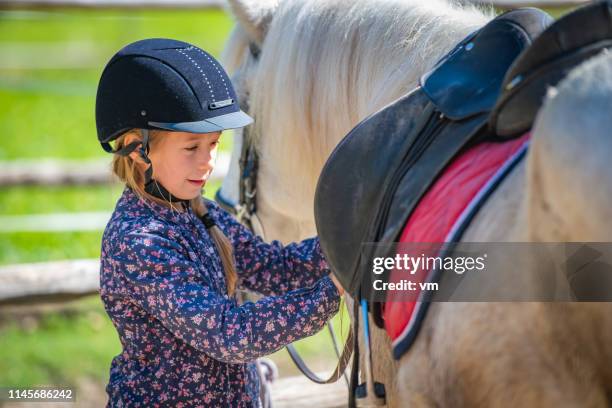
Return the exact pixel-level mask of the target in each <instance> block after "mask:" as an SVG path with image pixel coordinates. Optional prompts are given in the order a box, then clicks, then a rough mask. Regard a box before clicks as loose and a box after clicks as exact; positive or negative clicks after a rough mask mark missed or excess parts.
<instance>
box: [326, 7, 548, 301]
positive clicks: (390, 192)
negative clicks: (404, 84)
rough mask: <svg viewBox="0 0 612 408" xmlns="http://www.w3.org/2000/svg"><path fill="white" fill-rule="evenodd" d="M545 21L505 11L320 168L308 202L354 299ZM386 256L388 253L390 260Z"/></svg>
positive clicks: (536, 13)
mask: <svg viewBox="0 0 612 408" xmlns="http://www.w3.org/2000/svg"><path fill="white" fill-rule="evenodd" d="M551 21H552V18H551V17H550V16H549V15H548V14H546V13H544V12H543V11H540V10H537V9H533V8H527V9H519V10H514V11H510V12H507V13H505V14H503V15H501V16H498V17H497V18H495V19H494V20H492V21H491V22H489V23H488V24H487V25H485V26H484V27H482V28H481V29H479V30H477V31H476V32H474V33H472V34H471V35H469V36H468V37H467V38H466V39H464V40H463V41H461V43H459V44H458V45H457V46H456V47H455V48H454V49H453V50H452V51H451V52H449V53H448V54H447V55H446V56H445V57H443V58H442V59H441V60H440V61H439V62H438V63H437V64H436V65H435V67H434V68H433V69H432V70H431V71H430V72H429V73H428V74H426V75H424V76H423V77H422V78H421V86H420V87H418V88H416V89H415V90H414V91H412V92H411V93H409V94H408V95H406V96H404V97H402V98H400V99H398V100H397V101H395V102H393V103H392V104H390V105H389V106H387V107H385V108H383V109H382V110H380V111H379V112H377V113H375V114H373V115H371V116H370V117H368V118H366V119H365V120H363V121H362V122H361V123H360V124H359V125H357V126H356V127H355V128H354V129H353V130H352V131H351V132H350V133H349V134H348V135H347V136H346V137H345V138H344V139H343V140H342V141H341V142H340V143H339V145H338V146H337V147H336V149H335V150H334V151H333V153H332V154H331V156H330V158H329V159H328V161H327V163H326V165H325V166H324V168H323V171H322V173H321V176H320V178H319V182H318V185H317V190H316V196H315V220H316V225H317V230H318V233H319V238H320V241H321V246H322V249H323V251H324V253H325V255H326V258H327V260H328V262H329V264H330V266H331V268H332V270H333V271H334V273H335V274H336V276H337V277H338V279H339V280H340V282H341V283H342V286H343V287H344V288H345V289H346V290H347V291H348V292H349V293H350V294H351V295H352V296H353V297H356V298H358V299H359V298H363V297H365V298H368V297H369V295H368V293H362V292H361V290H360V289H365V290H367V289H366V288H365V286H367V285H364V287H363V288H362V287H361V286H362V285H361V281H362V278H364V276H365V274H368V273H370V272H369V270H368V265H370V264H371V263H370V262H369V260H371V259H372V258H373V257H374V256H389V255H390V253H379V251H383V249H381V248H380V246H378V247H376V246H362V243H371V242H376V243H383V244H384V243H393V242H394V241H396V240H397V238H398V236H399V234H400V232H401V230H402V228H403V226H404V224H405V222H406V220H407V219H408V217H409V215H410V213H411V212H412V210H413V209H414V207H415V206H416V204H417V203H418V201H419V199H420V198H421V197H422V195H423V194H424V193H425V192H426V190H427V188H428V187H429V185H430V184H431V183H432V181H433V180H434V179H435V178H436V177H437V175H438V174H440V172H441V171H442V169H443V168H444V167H445V166H446V165H447V164H448V163H449V162H450V160H451V159H452V158H453V157H455V156H456V154H457V153H458V152H459V151H460V150H461V149H462V148H464V147H465V146H466V145H468V144H469V143H470V142H472V141H473V140H475V139H477V138H478V137H479V135H480V134H481V130H482V129H483V128H486V124H487V120H488V117H489V113H490V111H491V109H492V108H493V106H494V104H495V102H496V101H497V99H498V97H499V91H500V89H501V84H502V81H503V79H504V76H505V74H506V71H507V70H508V68H509V67H510V65H511V64H512V63H513V62H514V61H515V59H516V58H517V57H518V56H519V54H520V53H521V52H523V51H524V50H525V49H526V48H528V47H529V46H530V45H531V43H532V41H533V39H534V38H535V37H536V36H538V35H539V34H540V33H541V32H542V31H543V30H544V29H545V28H546V27H547V26H548V25H549V24H550V23H551ZM389 252H391V251H389Z"/></svg>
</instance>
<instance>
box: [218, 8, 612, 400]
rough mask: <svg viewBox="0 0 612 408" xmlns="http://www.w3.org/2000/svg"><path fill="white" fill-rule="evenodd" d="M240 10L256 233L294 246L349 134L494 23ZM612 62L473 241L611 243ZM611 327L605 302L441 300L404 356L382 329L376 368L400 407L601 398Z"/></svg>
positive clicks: (476, 17) (557, 107)
mask: <svg viewBox="0 0 612 408" xmlns="http://www.w3.org/2000/svg"><path fill="white" fill-rule="evenodd" d="M230 3H231V6H232V10H233V12H234V15H235V16H236V17H237V19H238V24H237V26H236V28H235V29H234V31H233V33H232V35H231V38H230V41H229V43H228V46H227V49H226V53H225V62H226V64H227V66H228V68H229V69H230V70H232V71H234V77H233V79H234V80H235V82H236V86H237V88H238V92H239V97H240V98H242V99H241V100H247V101H248V104H249V107H250V112H251V114H252V115H254V117H255V123H256V125H255V128H254V129H253V130H252V131H251V134H250V137H252V138H253V141H254V143H255V144H256V146H257V148H258V152H259V154H260V170H259V175H258V180H257V184H258V195H257V215H258V217H259V220H260V221H261V230H260V232H262V233H265V237H266V238H267V239H280V240H282V241H284V242H289V241H295V240H299V239H302V238H305V237H308V236H312V235H315V234H316V230H315V226H314V217H313V198H314V191H315V187H316V182H317V178H318V176H319V174H320V171H321V168H322V166H323V164H324V162H325V160H326V159H327V157H328V156H329V154H330V152H331V150H332V149H333V148H334V147H335V145H336V144H337V143H338V141H339V140H340V139H341V138H342V137H343V136H344V135H345V134H346V133H347V132H348V131H349V130H350V129H351V128H353V127H354V126H355V125H356V124H357V123H358V122H359V121H360V120H361V119H363V118H364V117H366V116H367V115H368V114H370V113H372V112H374V111H376V110H378V109H380V108H381V107H383V106H385V105H386V104H388V103H389V102H391V101H393V100H395V99H397V98H398V97H399V96H401V95H403V94H405V93H406V92H407V91H409V90H410V89H412V88H414V87H415V86H416V85H417V80H418V78H419V77H420V76H421V75H422V74H423V73H424V72H426V71H427V70H428V69H429V68H431V67H432V66H433V64H434V63H435V62H436V61H437V60H438V59H439V58H440V57H441V56H442V55H443V54H445V53H446V52H448V51H449V50H450V49H451V48H452V47H453V46H454V45H455V44H456V43H457V42H459V41H460V40H461V39H463V38H464V37H465V36H466V35H467V34H468V33H470V32H472V31H473V30H474V29H476V28H479V27H481V26H482V25H484V24H485V23H486V22H487V21H488V20H489V19H491V18H492V17H493V14H492V12H491V11H486V12H485V11H481V10H479V9H477V8H475V7H471V6H461V7H459V6H454V5H450V4H448V3H446V2H444V1H442V0H434V1H428V2H426V3H425V2H419V1H417V0H404V1H400V0H355V1H342V0H292V1H285V2H281V3H280V4H279V3H278V2H276V1H272V2H262V1H255V0H253V1H249V0H233V1H232V0H230ZM580 70H581V71H580V72H582V71H587V70H591V71H593V72H597V73H598V75H600V76H604V75H603V73H601V72H600V71H602V70H601V69H599V71H598V70H597V69H595V68H592V67H591V66H585V67H583V68H581V69H580ZM591 71H588V75H591ZM604 71H605V70H604ZM611 71H612V70H610V69H608V71H607V72H606V74H607V76H606V77H605V78H603V79H602V80H604V81H607V82H606V84H607V85H608V87H600V89H601V91H600V92H599V93H597V95H595V94H591V93H590V90H591V88H592V87H594V86H595V85H594V82H593V81H591V82H589V81H590V80H589V79H583V77H587V76H588V75H586V74H585V75H583V76H581V75H579V74H576V75H573V76H572V77H571V78H568V79H567V80H566V81H565V84H564V85H562V86H560V88H559V92H558V94H557V95H556V96H551V97H550V99H551V100H550V101H549V102H548V104H547V107H546V109H544V111H543V112H542V113H541V115H540V120H539V122H538V124H537V126H536V128H535V131H534V135H533V137H532V143H531V147H530V152H529V155H528V159H527V160H526V161H523V162H522V164H519V165H518V166H517V168H516V169H515V170H513V172H512V173H511V174H510V175H509V176H508V177H507V178H506V179H505V180H504V182H503V183H502V185H501V186H500V187H499V188H498V189H497V191H496V192H495V194H494V195H493V196H492V197H491V198H490V199H489V200H488V202H487V203H486V204H485V206H484V208H483V209H482V210H481V211H480V212H479V214H478V215H477V217H476V218H475V219H474V221H473V222H472V224H471V226H470V227H469V229H468V231H467V232H466V234H465V236H464V240H465V241H473V242H478V241H480V242H489V241H491V242H495V241H497V242H504V241H538V240H539V241H611V236H612V217H610V215H612V214H610V212H611V211H612V210H611V208H612V207H610V206H609V199H610V197H612V175H611V174H610V171H609V170H608V167H607V166H606V160H607V157H610V154H611V153H612V140H610V138H607V137H606V134H605V132H604V130H606V131H607V130H608V129H610V128H611V126H610V125H612V123H610V121H611V119H610V115H609V114H608V113H607V112H604V111H603V110H602V107H603V106H609V105H610V104H609V101H610V98H612V89H610V88H611V87H612V72H611ZM593 75H594V74H593ZM581 81H582V82H581ZM564 87H565V88H569V90H565V88H564ZM580 87H582V88H581V89H582V91H583V92H573V91H574V90H575V88H576V89H578V88H580ZM606 92H607V93H606ZM577 98H578V99H577ZM580 98H582V100H581V99H580ZM589 98H594V99H589ZM603 100H607V103H605V102H602V101H603ZM591 104H592V106H593V112H594V113H593V114H590V115H585V114H584V112H589V111H587V110H585V109H584V107H585V106H591ZM578 106H579V107H580V109H577V107H578ZM578 112H580V114H578ZM236 141H237V143H236V147H235V150H234V159H233V165H232V167H231V169H230V173H229V174H228V177H226V179H225V181H224V184H223V188H222V191H223V194H224V196H226V197H228V198H230V199H234V200H236V199H237V195H238V194H237V176H238V172H237V158H236V155H237V154H236V153H238V154H239V152H240V144H241V134H240V133H237V134H236ZM384 142H385V135H384V134H381V135H380V143H384ZM587 158H588V159H587ZM568 163H571V165H568ZM355 165H356V166H358V165H359V163H355ZM568 187H571V189H570V188H568ZM579 193H580V194H579ZM529 272H533V271H528V270H526V271H525V273H529ZM611 327H612V307H610V306H609V305H608V304H545V303H544V304H542V303H517V304H508V303H437V304H433V305H432V306H431V307H430V311H429V312H428V316H427V318H426V320H425V322H424V324H423V327H422V328H421V332H420V334H419V336H418V337H417V339H416V341H415V342H414V344H413V345H412V347H411V349H410V350H409V351H408V352H407V353H406V354H405V355H404V356H403V357H402V358H401V360H399V361H394V360H393V359H392V358H391V353H390V350H391V347H390V342H389V340H388V338H387V335H386V333H385V332H384V331H382V330H378V329H376V328H372V343H373V349H374V350H376V353H375V362H374V376H375V378H376V379H377V381H380V382H384V383H385V384H386V387H387V403H388V406H412V405H416V406H435V405H440V406H506V405H516V406H539V405H545V406H552V405H554V406H577V405H586V406H604V405H607V404H609V403H611V399H612V397H611V396H612V364H611V363H610V362H612V351H611V350H612V347H610V346H609V345H611V344H612V331H611V330H610V328H611ZM362 349H363V347H362Z"/></svg>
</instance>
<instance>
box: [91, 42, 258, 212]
mask: <svg viewBox="0 0 612 408" xmlns="http://www.w3.org/2000/svg"><path fill="white" fill-rule="evenodd" d="M252 122H253V119H252V118H251V117H250V116H249V115H247V114H246V113H244V112H243V111H241V110H240V106H239V103H238V100H237V97H236V92H235V91H234V88H233V87H232V83H231V81H230V78H229V77H228V75H227V73H226V72H225V70H224V69H223V67H222V66H221V65H220V64H219V63H218V62H217V61H216V60H215V59H214V58H213V57H212V56H211V55H210V54H208V53H207V52H206V51H204V50H201V49H200V48H198V47H196V46H194V45H191V44H188V43H185V42H182V41H177V40H171V39H164V38H151V39H146V40H141V41H137V42H134V43H132V44H129V45H127V46H125V47H124V48H122V49H121V50H119V52H117V53H116V54H115V55H114V56H113V57H112V58H111V60H110V61H109V62H108V63H107V64H106V67H105V68H104V71H103V72H102V76H101V77H100V82H99V83H98V92H97V95H96V127H97V132H98V141H99V142H100V144H101V145H102V147H103V148H104V150H105V151H107V152H109V153H117V154H120V155H124V156H125V155H128V154H130V153H131V152H132V151H134V150H135V149H136V148H137V147H138V146H139V145H140V146H141V148H140V154H141V156H142V157H143V159H144V160H145V162H146V163H148V164H149V168H148V169H147V171H146V173H145V190H146V191H147V192H149V193H151V194H153V195H156V196H158V197H159V196H161V198H164V199H167V200H168V201H170V199H172V196H171V195H170V194H169V193H168V192H167V191H166V190H165V189H164V188H163V186H160V184H159V183H157V182H155V183H153V182H154V180H152V178H151V175H152V167H151V166H150V164H151V162H150V160H149V159H148V155H147V153H148V139H149V136H148V130H149V129H165V130H171V131H183V132H191V133H210V132H218V131H223V130H226V129H235V128H240V127H243V126H246V125H248V124H250V123H252ZM134 128H137V129H141V130H142V133H143V140H142V142H133V143H131V144H130V145H128V146H124V147H123V148H121V149H119V150H113V148H112V147H111V145H110V143H109V142H111V141H113V140H115V139H117V138H118V137H119V136H120V135H121V134H122V133H124V132H126V131H128V130H130V129H134ZM173 201H181V200H179V199H175V200H173ZM183 201H185V200H183Z"/></svg>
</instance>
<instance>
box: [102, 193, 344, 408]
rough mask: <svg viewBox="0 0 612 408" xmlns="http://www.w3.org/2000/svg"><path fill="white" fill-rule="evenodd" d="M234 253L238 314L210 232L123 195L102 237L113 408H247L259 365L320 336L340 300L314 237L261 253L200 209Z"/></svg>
mask: <svg viewBox="0 0 612 408" xmlns="http://www.w3.org/2000/svg"><path fill="white" fill-rule="evenodd" d="M207 207H208V211H209V213H210V215H211V217H212V218H213V219H214V220H215V221H216V223H217V225H218V226H219V227H220V228H221V230H223V232H224V233H225V234H226V236H227V237H228V238H229V239H230V241H231V242H232V244H233V246H234V254H235V259H236V267H237V270H238V275H239V287H243V288H247V289H250V290H253V291H257V292H260V293H262V294H264V295H266V296H267V297H264V298H262V299H260V300H259V301H257V302H246V303H244V304H242V305H238V303H237V302H236V300H235V298H233V297H229V296H228V295H227V294H226V286H225V274H224V272H223V268H222V265H221V259H220V258H219V255H218V252H217V250H216V248H215V246H214V243H213V242H212V240H211V238H210V236H209V235H208V232H207V230H206V228H204V225H203V224H202V222H201V221H200V220H199V219H198V218H197V216H196V215H195V214H194V213H193V211H192V210H191V209H189V210H188V211H186V212H178V211H176V210H173V209H170V208H166V207H164V206H162V205H159V204H157V203H155V202H152V201H150V200H146V201H144V200H142V199H140V198H139V197H138V196H137V195H136V194H135V193H134V192H133V191H132V190H131V189H130V188H129V187H126V188H125V190H124V192H123V195H122V196H121V198H120V199H119V201H118V202H117V206H116V208H115V211H114V212H113V215H112V217H111V219H110V221H109V223H108V225H107V226H106V229H105V231H104V236H103V238H102V253H101V259H100V261H101V266H100V268H101V270H100V295H101V297H102V301H103V302H104V306H105V309H106V312H107V313H108V315H109V316H110V318H111V320H112V322H113V324H114V325H115V327H116V329H117V332H118V334H119V338H120V340H121V344H122V346H123V351H122V352H121V354H119V355H118V356H116V357H115V358H114V359H113V361H112V363H111V368H110V379H109V383H108V386H107V388H106V391H107V393H108V397H109V402H108V406H111V407H179V408H180V407H205V406H215V407H221V406H223V407H253V406H258V404H259V380H258V377H257V373H256V368H255V364H254V360H255V359H256V358H257V357H261V356H264V355H267V354H270V353H272V352H274V351H277V350H279V349H280V348H282V347H283V346H285V345H287V344H288V343H291V342H293V341H296V340H298V339H301V338H304V337H307V336H311V335H313V334H315V333H317V332H318V331H319V330H320V329H321V328H323V326H324V325H325V323H326V322H327V321H328V320H329V319H330V318H331V317H332V316H333V315H334V314H336V312H337V311H338V308H339V303H340V296H339V293H338V290H337V289H336V287H335V286H334V284H333V282H332V280H331V279H330V278H329V277H328V276H327V275H328V274H329V268H328V266H327V263H326V262H325V259H324V258H323V256H322V254H321V250H320V247H319V241H318V239H316V238H313V239H308V240H304V241H302V242H300V243H293V244H289V245H286V246H283V245H281V244H280V243H279V242H277V241H275V242H272V243H266V242H264V241H262V240H261V238H259V237H257V236H255V235H253V234H252V233H251V232H250V231H249V230H248V229H247V228H245V227H244V226H243V225H241V224H240V223H238V222H237V221H236V220H235V219H234V218H233V217H232V216H231V215H230V214H228V213H227V212H225V211H224V210H222V209H221V208H220V207H219V206H217V204H215V203H214V202H211V201H208V200H207Z"/></svg>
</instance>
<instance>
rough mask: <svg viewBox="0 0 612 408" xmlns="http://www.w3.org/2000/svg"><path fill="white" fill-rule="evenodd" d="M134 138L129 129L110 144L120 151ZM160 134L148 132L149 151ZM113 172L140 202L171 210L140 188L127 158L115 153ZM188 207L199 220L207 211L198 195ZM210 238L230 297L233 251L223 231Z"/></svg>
mask: <svg viewBox="0 0 612 408" xmlns="http://www.w3.org/2000/svg"><path fill="white" fill-rule="evenodd" d="M130 134H132V135H135V136H136V138H137V139H138V140H142V136H141V133H140V130H139V129H131V130H128V131H127V132H125V133H123V134H122V135H121V136H119V138H117V140H116V141H115V143H114V148H115V150H117V149H121V148H122V147H124V145H125V139H126V137H127V136H128V135H130ZM160 136H161V135H160V134H159V133H158V132H156V131H155V130H150V131H149V145H150V146H151V148H153V147H154V146H155V145H156V144H157V143H158V142H159V139H160ZM112 170H113V173H114V174H115V175H116V176H117V177H119V179H120V180H121V181H123V182H124V183H125V184H126V185H127V186H128V187H130V188H131V189H132V190H133V191H134V192H135V193H136V194H137V195H138V196H139V197H140V198H142V199H144V200H150V201H154V202H156V203H158V204H160V205H163V206H165V207H168V208H171V209H175V207H174V206H173V205H172V203H169V202H167V201H165V200H162V199H159V198H157V197H154V196H152V195H150V194H149V193H147V192H146V191H145V189H144V173H143V171H142V170H141V169H140V168H139V167H138V166H137V164H136V162H135V161H134V160H133V159H132V158H131V157H130V156H129V155H128V156H121V155H118V154H115V155H114V156H113V162H112ZM189 205H190V207H191V209H192V210H193V212H194V213H195V214H196V215H197V216H198V217H199V218H201V217H202V216H204V215H205V214H206V213H207V212H208V209H207V208H206V203H205V201H204V198H203V197H202V196H198V197H196V198H193V199H191V200H190V201H189ZM208 232H209V233H210V236H211V238H212V240H213V242H214V243H215V246H216V248H217V251H218V252H219V255H220V257H221V263H222V265H223V269H224V271H225V280H226V283H227V293H228V294H229V295H230V296H233V294H234V293H235V291H236V284H237V281H238V274H237V272H236V267H235V263H234V250H233V247H232V243H231V242H230V240H229V239H228V238H227V237H226V236H225V234H223V231H221V229H220V228H219V227H218V226H216V225H215V226H213V227H211V228H210V229H208Z"/></svg>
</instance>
